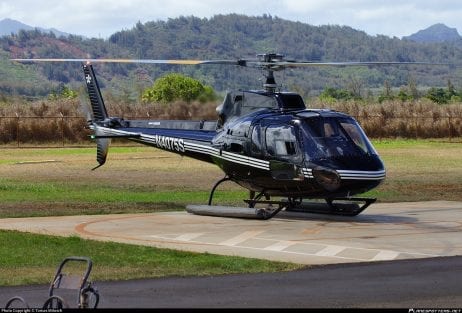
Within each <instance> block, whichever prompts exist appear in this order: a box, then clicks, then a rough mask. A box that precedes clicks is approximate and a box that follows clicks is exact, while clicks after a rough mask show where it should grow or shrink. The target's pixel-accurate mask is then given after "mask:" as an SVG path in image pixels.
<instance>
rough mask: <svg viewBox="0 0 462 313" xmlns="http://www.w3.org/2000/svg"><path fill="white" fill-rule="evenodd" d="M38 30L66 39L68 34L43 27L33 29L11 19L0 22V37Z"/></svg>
mask: <svg viewBox="0 0 462 313" xmlns="http://www.w3.org/2000/svg"><path fill="white" fill-rule="evenodd" d="M35 29H37V30H39V31H40V32H43V33H53V34H54V35H55V36H56V37H61V36H64V37H68V36H69V35H70V34H68V33H65V32H62V31H60V30H58V29H56V28H43V27H34V26H30V25H27V24H24V23H23V22H20V21H17V20H14V19H11V18H4V19H2V20H0V36H8V35H11V34H17V33H18V32H19V31H21V30H25V31H31V30H35Z"/></svg>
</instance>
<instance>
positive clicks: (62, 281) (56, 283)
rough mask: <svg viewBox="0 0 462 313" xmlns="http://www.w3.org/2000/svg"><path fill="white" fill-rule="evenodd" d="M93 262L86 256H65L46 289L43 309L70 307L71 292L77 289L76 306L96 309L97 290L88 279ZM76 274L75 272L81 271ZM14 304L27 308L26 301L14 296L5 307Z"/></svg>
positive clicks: (97, 301) (97, 300)
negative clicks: (46, 295) (46, 293)
mask: <svg viewBox="0 0 462 313" xmlns="http://www.w3.org/2000/svg"><path fill="white" fill-rule="evenodd" d="M92 266H93V263H92V261H91V260H90V259H89V258H88V257H81V256H71V257H67V258H65V259H64V260H63V261H62V262H61V264H60V265H59V267H58V269H57V270H56V274H55V276H54V278H53V280H52V282H51V284H50V288H49V291H48V298H47V299H46V300H45V303H44V304H43V307H42V308H43V309H63V308H71V307H73V306H69V304H70V303H72V302H70V299H71V298H72V296H71V294H72V293H74V296H75V291H76V290H77V296H76V300H77V308H79V309H86V308H93V309H96V308H97V306H98V303H99V293H98V290H97V289H96V288H95V287H94V286H93V285H92V282H91V281H90V280H89V279H88V278H89V276H90V272H91V269H92ZM82 271H83V274H81V275H78V274H76V273H78V272H79V273H82ZM13 305H14V306H18V305H19V306H21V307H23V308H29V305H28V303H27V302H26V301H25V300H24V298H22V297H20V296H16V297H13V298H11V299H10V300H9V301H8V302H7V304H6V306H5V308H6V309H8V308H11V307H13Z"/></svg>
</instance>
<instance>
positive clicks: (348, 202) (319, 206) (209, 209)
mask: <svg viewBox="0 0 462 313" xmlns="http://www.w3.org/2000/svg"><path fill="white" fill-rule="evenodd" d="M228 180H232V179H231V178H229V177H228V176H225V177H224V178H223V179H220V180H219V181H218V182H217V183H216V184H215V185H214V186H213V188H212V190H211V192H210V196H209V202H208V205H188V206H187V207H186V210H187V212H189V213H193V214H197V215H207V216H220V217H236V218H251V219H261V220H267V219H270V218H272V217H274V216H275V215H276V214H278V213H279V212H280V211H282V210H286V211H292V212H303V213H316V214H328V215H343V216H356V215H358V214H359V213H361V212H362V211H364V210H365V209H366V208H367V207H368V206H369V205H371V204H372V203H374V202H375V201H376V200H377V199H375V198H358V197H356V198H352V197H350V198H327V199H324V200H325V203H322V202H303V199H302V198H291V197H289V198H288V199H287V200H281V201H272V200H270V197H269V195H267V194H266V192H265V191H262V192H260V193H259V194H257V195H255V192H252V191H251V192H250V198H251V199H247V200H244V202H245V203H247V205H248V207H247V208H244V207H232V206H218V205H212V199H213V194H214V192H215V189H216V188H217V187H218V185H220V184H221V183H223V182H225V181H228ZM263 196H264V197H265V199H266V200H261V198H262V197H263ZM362 202H363V204H362V205H360V204H359V203H362ZM256 205H258V206H263V208H260V207H258V208H256V207H255V206H256Z"/></svg>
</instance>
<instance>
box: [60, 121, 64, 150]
mask: <svg viewBox="0 0 462 313" xmlns="http://www.w3.org/2000/svg"><path fill="white" fill-rule="evenodd" d="M59 115H61V143H62V146H63V147H64V114H63V113H62V112H59Z"/></svg>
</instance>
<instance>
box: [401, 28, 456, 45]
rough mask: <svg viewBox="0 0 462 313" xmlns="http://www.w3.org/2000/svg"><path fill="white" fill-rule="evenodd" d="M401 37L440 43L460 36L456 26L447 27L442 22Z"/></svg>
mask: <svg viewBox="0 0 462 313" xmlns="http://www.w3.org/2000/svg"><path fill="white" fill-rule="evenodd" d="M403 39H407V40H411V41H415V42H427V43H440V42H454V41H460V40H461V39H462V37H461V36H460V35H459V33H458V31H457V29H456V28H451V27H448V26H446V25H445V24H443V23H437V24H434V25H431V26H429V27H427V28H425V29H422V30H419V31H418V32H416V33H414V34H412V35H409V36H405V37H403Z"/></svg>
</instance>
